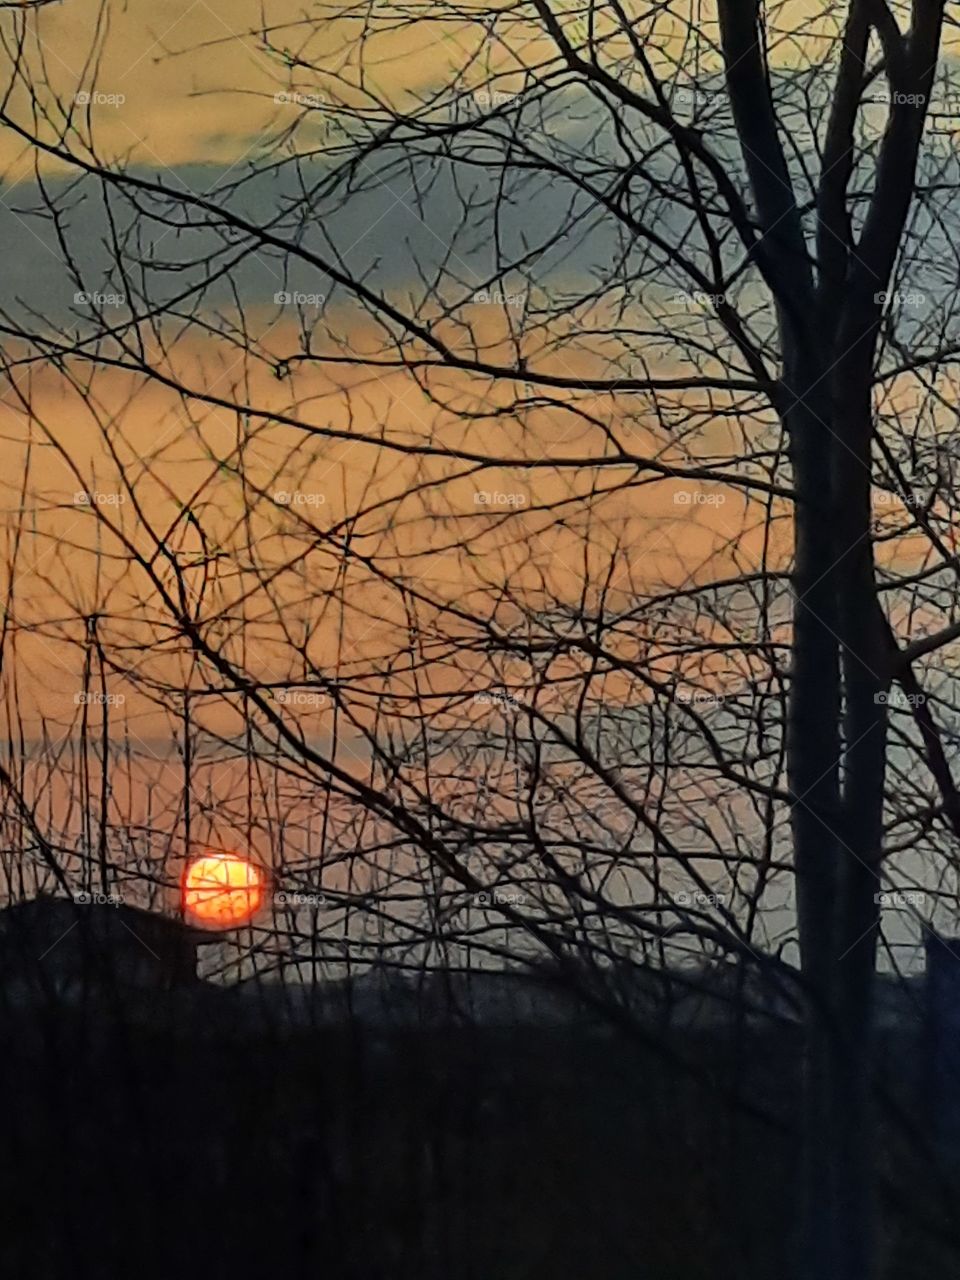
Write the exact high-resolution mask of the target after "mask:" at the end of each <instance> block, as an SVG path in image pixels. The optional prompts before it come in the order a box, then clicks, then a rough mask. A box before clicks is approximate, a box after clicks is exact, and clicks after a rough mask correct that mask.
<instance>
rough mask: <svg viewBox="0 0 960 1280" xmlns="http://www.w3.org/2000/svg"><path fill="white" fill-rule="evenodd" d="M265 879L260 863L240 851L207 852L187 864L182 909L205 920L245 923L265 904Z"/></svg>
mask: <svg viewBox="0 0 960 1280" xmlns="http://www.w3.org/2000/svg"><path fill="white" fill-rule="evenodd" d="M265 879H266V877H265V875H264V873H263V871H262V870H261V868H260V867H258V866H257V865H256V864H255V863H253V862H250V861H249V860H248V859H247V858H242V857H241V856H240V855H239V854H236V853H219V852H217V853H205V854H203V855H202V856H201V857H199V858H195V859H194V860H193V861H192V862H191V863H190V864H189V865H188V867H187V870H186V873H185V875H184V878H183V909H184V911H185V912H186V913H187V914H188V915H191V916H193V917H194V918H195V919H196V920H199V921H201V922H202V923H203V924H212V925H221V926H227V925H234V924H243V923H244V922H245V921H247V920H250V919H252V918H253V916H255V915H256V913H257V912H258V911H259V910H260V907H261V906H262V904H263V898H264V888H265Z"/></svg>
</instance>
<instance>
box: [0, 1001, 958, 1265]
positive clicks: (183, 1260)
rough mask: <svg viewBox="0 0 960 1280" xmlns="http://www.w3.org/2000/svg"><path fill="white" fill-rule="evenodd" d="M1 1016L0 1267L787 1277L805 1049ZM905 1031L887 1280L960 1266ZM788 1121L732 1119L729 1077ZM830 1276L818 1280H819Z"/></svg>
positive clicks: (707, 1039) (710, 1041) (69, 1015)
mask: <svg viewBox="0 0 960 1280" xmlns="http://www.w3.org/2000/svg"><path fill="white" fill-rule="evenodd" d="M136 1021H138V1022H139V1025H138V1026H137V1025H134V1023H133V1022H131V1020H130V1019H128V1018H126V1017H125V1016H124V1015H123V1013H122V1011H120V1010H117V1009H114V1010H112V1011H107V1010H105V1009H102V1008H88V1009H87V1010H86V1011H85V1012H84V1011H81V1010H77V1009H73V1010H70V1011H69V1012H67V1011H61V1012H59V1013H56V1014H52V1013H51V1012H50V1011H49V1010H48V1011H47V1012H46V1013H45V1014H44V1016H43V1017H42V1018H37V1017H36V1016H34V1015H29V1016H28V1015H25V1014H24V1013H23V1012H22V1011H21V1012H20V1013H17V1014H12V1013H10V1012H9V1011H8V1012H7V1013H6V1014H5V1015H4V1016H3V1018H2V1020H0V1032H2V1058H0V1086H2V1087H0V1099H2V1107H3V1119H2V1122H0V1133H2V1144H3V1152H2V1158H0V1184H2V1185H0V1205H2V1211H0V1221H2V1227H0V1274H2V1275H3V1276H4V1277H11V1278H15V1280H20V1278H21V1277H23V1278H24V1280H113V1278H114V1277H116V1278H117V1280H120V1278H121V1277H122V1278H123V1280H152V1278H153V1277H162V1278H163V1280H172V1278H173V1277H181V1276H188V1277H189V1276H194V1275H196V1276H205V1277H211V1278H212V1277H221V1276H222V1277H228V1276H229V1277H234V1276H262V1277H270V1278H271V1280H274V1278H275V1280H288V1278H289V1280H294V1278H299V1277H318V1278H320V1277H322V1278H323V1280H541V1278H542V1280H548V1278H549V1280H567V1278H569V1280H782V1278H783V1277H786V1276H788V1275H789V1261H790V1257H791V1254H792V1240H791V1238H790V1231H789V1222H790V1200H791V1196H792V1194H793V1188H794V1180H795V1174H796V1169H795V1155H796V1140H795V1136H794V1135H793V1133H792V1132H791V1125H792V1123H793V1120H794V1117H795V1114H796V1105H797V1102H796V1099H797V1088H798V1080H797V1066H796V1064H797V1060H798V1056H799V1054H798V1045H797V1044H796V1043H795V1042H791V1038H790V1036H785V1035H783V1034H780V1035H776V1036H773V1035H771V1036H760V1035H757V1034H755V1033H754V1034H753V1035H751V1036H749V1037H748V1036H746V1035H745V1034H741V1035H737V1036H734V1035H733V1033H732V1032H731V1033H729V1034H728V1033H712V1034H711V1035H709V1036H707V1035H703V1034H701V1035H699V1036H696V1035H693V1034H692V1033H689V1032H688V1033H686V1035H685V1036H684V1037H682V1038H681V1039H680V1040H677V1041H676V1042H675V1043H673V1045H672V1046H671V1047H672V1049H673V1051H676V1052H680V1053H682V1054H683V1055H684V1056H685V1057H686V1058H688V1059H689V1060H691V1061H694V1062H696V1063H698V1064H699V1065H700V1067H701V1068H702V1070H703V1074H704V1079H703V1080H702V1081H701V1082H699V1083H698V1082H694V1081H692V1080H691V1079H690V1078H688V1077H687V1075H686V1074H685V1073H684V1072H682V1071H681V1070H680V1069H678V1068H677V1067H676V1065H672V1064H670V1063H668V1062H666V1061H664V1059H663V1057H662V1056H661V1055H660V1054H659V1053H657V1052H653V1051H651V1050H650V1049H648V1048H644V1047H642V1046H640V1045H638V1044H636V1043H632V1042H627V1041H626V1040H620V1039H619V1038H617V1037H612V1036H611V1035H602V1034H598V1033H597V1032H596V1031H591V1032H588V1031H583V1030H575V1029H570V1028H566V1029H554V1030H547V1029H543V1028H540V1029H532V1028H525V1029H509V1030H507V1029H490V1028H487V1029H483V1030H477V1029H475V1028H474V1029H472V1028H470V1027H461V1028H456V1029H450V1030H437V1029H433V1030H411V1029H407V1030H399V1029H394V1030H393V1031H390V1032H377V1033H372V1032H370V1031H361V1030H360V1029H359V1028H357V1027H351V1026H349V1025H347V1026H343V1027H339V1028H335V1029H330V1028H327V1029H315V1030H303V1029H300V1030H298V1031H290V1030H288V1031H287V1032H286V1033H283V1034H268V1033H266V1032H259V1033H254V1032H251V1031H249V1030H248V1031H246V1032H244V1033H241V1034H234V1035H221V1034H219V1033H218V1034H210V1033H209V1029H208V1031H207V1033H206V1034H202V1033H201V1032H200V1031H199V1030H198V1029H197V1028H196V1027H195V1028H193V1029H187V1028H183V1029H182V1030H181V1031H180V1032H174V1031H172V1030H170V1029H169V1028H168V1029H167V1030H163V1031H161V1030H159V1029H156V1028H154V1029H151V1028H150V1026H149V1020H147V1021H148V1025H144V1020H143V1019H142V1018H141V1019H138V1020H136ZM919 1053H920V1050H919V1048H917V1047H916V1046H914V1048H910V1047H909V1046H906V1048H905V1046H904V1045H900V1046H898V1047H897V1051H896V1055H895V1056H896V1061H897V1063H898V1064H901V1065H897V1066H896V1067H895V1068H894V1069H893V1070H891V1071H890V1073H889V1075H890V1079H889V1080H888V1081H887V1082H886V1084H885V1085H884V1088H885V1089H887V1090H888V1092H890V1093H891V1096H892V1103H893V1106H892V1111H891V1113H890V1114H891V1117H892V1118H890V1119H888V1123H887V1128H886V1131H885V1137H884V1148H885V1166H886V1167H885V1177H886V1179H887V1190H886V1193H885V1205H886V1220H887V1240H886V1242H885V1248H886V1252H887V1256H888V1276H889V1280H913V1278H914V1277H916V1278H917V1280H921V1277H922V1280H939V1277H941V1276H943V1277H945V1276H955V1275H960V1251H958V1250H957V1249H956V1247H955V1246H954V1244H953V1243H952V1234H953V1232H954V1230H955V1227H954V1223H955V1221H956V1220H957V1218H958V1217H960V1215H957V1214H955V1213H954V1208H955V1207H960V1195H957V1194H956V1192H957V1188H956V1186H955V1185H954V1186H951V1184H950V1182H949V1180H944V1178H943V1177H941V1176H940V1174H938V1173H936V1172H935V1170H934V1162H932V1161H931V1160H930V1159H929V1158H928V1156H927V1155H925V1154H924V1146H925V1142H926V1138H927V1137H928V1136H929V1128H930V1124H931V1123H932V1121H931V1120H930V1118H929V1117H925V1116H924V1108H923V1101H922V1098H920V1096H919V1095H920V1094H921V1093H922V1092H923V1090H922V1089H920V1088H918V1086H917V1083H916V1080H917V1079H918V1078H919V1077H916V1078H915V1077H913V1076H911V1074H910V1070H908V1069H905V1068H904V1067H903V1066H902V1064H903V1063H907V1064H910V1063H915V1062H916V1060H917V1057H918V1054H919ZM736 1081H739V1088H740V1095H741V1096H742V1098H743V1099H744V1100H746V1101H747V1102H749V1103H750V1104H751V1105H754V1106H758V1107H760V1109H762V1110H764V1111H766V1112H769V1113H770V1115H771V1117H772V1119H773V1121H774V1123H773V1124H768V1123H767V1122H766V1121H763V1120H757V1119H751V1118H750V1117H749V1116H746V1115H744V1114H741V1113H739V1112H738V1110H737V1109H736V1107H735V1106H734V1105H733V1099H732V1097H731V1096H730V1090H731V1089H732V1088H733V1086H734V1082H736ZM825 1280H827V1278H825Z"/></svg>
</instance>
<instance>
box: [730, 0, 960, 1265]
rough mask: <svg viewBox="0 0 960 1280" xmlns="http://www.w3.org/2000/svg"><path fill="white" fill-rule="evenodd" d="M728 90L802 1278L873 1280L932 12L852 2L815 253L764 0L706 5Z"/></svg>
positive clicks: (935, 4) (917, 2) (930, 4)
mask: <svg viewBox="0 0 960 1280" xmlns="http://www.w3.org/2000/svg"><path fill="white" fill-rule="evenodd" d="M718 8H719V16H720V24H721V36H722V46H723V55H724V61H725V65H726V79H727V88H728V92H729V95H730V101H731V106H732V109H733V116H734V121H735V125H736V129H737V134H738V137H739V140H740V144H741V150H742V154H743V159H744V163H745V166H746V169H747V172H748V175H749V180H750V187H751V191H752V194H753V200H754V205H755V208H756V215H757V220H758V222H759V225H760V230H761V232H762V233H763V235H762V239H761V241H760V242H759V243H758V245H757V248H756V258H757V262H758V266H759V267H760V269H761V271H762V273H763V275H764V279H765V281H766V283H767V284H768V286H769V287H770V289H771V292H772V294H773V297H774V300H775V303H776V307H777V318H778V327H779V332H780V339H781V350H782V378H781V386H780V389H779V402H778V406H777V407H778V410H779V412H780V416H781V420H782V422H783V424H784V427H785V430H786V432H787V434H788V437H789V444H790V453H791V460H792V465H793V478H794V489H795V492H796V506H795V522H794V528H795V554H794V572H793V588H794V596H795V607H794V631H793V671H792V682H791V692H790V706H789V712H788V725H787V736H788V742H787V748H788V768H789V783H790V791H791V794H792V815H791V816H792V828H793V845H794V850H793V852H794V867H795V875H796V885H797V909H798V919H799V937H800V955H801V969H802V976H803V981H804V984H805V988H806V993H807V1017H806V1049H805V1060H804V1099H803V1108H802V1136H803V1183H802V1192H801V1198H802V1205H801V1206H800V1215H799V1219H800V1224H801V1242H800V1245H801V1247H800V1249H799V1250H798V1253H797V1257H798V1276H799V1280H873V1278H874V1277H875V1276H876V1274H877V1258H876V1247H877V1241H878V1234H879V1233H878V1219H877V1213H876V1201H875V1192H874V1181H875V1152H874V1149H873V1134H874V1130H875V1124H874V1115H873V1080H872V1072H873V1053H872V1038H873V1000H874V969H875V956H876V942H877V935H878V908H877V896H876V895H877V889H878V888H879V870H880V862H881V853H882V849H881V845H882V814H883V796H884V765H885V755H886V712H885V706H884V700H883V699H878V698H877V694H878V693H880V692H882V691H884V690H885V689H886V688H887V686H888V683H889V679H890V661H889V659H890V653H889V650H888V647H887V646H888V644H889V640H888V635H889V632H888V630H887V627H886V623H885V620H884V618H883V616H882V614H881V611H880V607H879V604H878V599H877V592H876V582H875V574H874V563H873V553H872V542H871V536H870V535H871V472H872V465H871V445H872V407H871V396H872V380H873V369H874V361H875V358H876V349H877V335H878V332H879V326H880V319H881V311H882V307H881V305H880V302H879V300H878V297H879V295H880V294H882V293H883V291H885V290H886V289H887V285H888V281H889V279H890V277H891V275H892V273H893V269H894V265H895V262H896V257H897V253H898V249H899V246H900V241H901V237H902V235H903V230H904V227H905V225H906V218H907V213H908V211H909V206H910V201H911V198H912V194H913V188H914V182H915V176H916V168H917V158H918V155H919V150H920V142H921V138H922V135H923V128H924V120H925V115H926V110H927V106H928V104H929V97H930V93H931V89H932V84H933V77H934V74H935V70H936V64H937V58H938V53H939V45H940V34H941V25H942V19H943V3H942V0H913V6H912V22H911V28H910V31H909V32H908V33H907V34H906V35H903V34H902V33H901V32H900V30H899V28H898V27H897V24H896V20H895V19H894V17H893V15H892V13H891V11H890V10H889V9H888V7H887V5H886V3H885V0H851V2H850V4H849V5H848V7H847V22H846V27H845V31H844V39H843V51H842V54H841V58H840V66H839V70H838V75H837V83H836V87H835V93H834V100H833V102H832V104H831V107H830V111H829V121H828V128H827V131H826V138H825V145H824V150H823V169H822V174H821V180H820V188H819V191H818V200H817V214H818V225H817V233H816V254H815V260H814V261H812V258H814V255H812V254H811V247H810V244H809V242H808V237H807V234H806V230H805V227H804V225H803V220H802V218H801V215H800V212H799V210H798V208H797V204H796V200H795V197H794V193H793V184H792V178H791V174H790V171H789V167H788V165H787V162H786V158H785V154H784V150H783V146H782V143H781V139H780V135H779V130H778V122H777V117H776V111H775V107H774V102H773V98H772V95H771V87H770V86H771V78H770V77H771V73H770V69H769V67H768V66H767V63H766V51H765V48H764V40H763V27H762V16H763V8H762V5H761V3H760V0H719V5H718ZM871 30H874V31H875V32H876V34H877V36H878V37H879V40H880V42H881V43H882V45H883V52H884V58H885V62H886V67H885V73H886V75H887V78H888V83H889V85H890V87H891V90H894V91H896V92H891V95H890V97H891V102H892V103H894V105H892V106H891V107H890V112H889V119H888V125H887V129H886V132H885V134H884V138H883V141H882V143H881V146H880V152H879V157H878V162H877V166H876V176H875V183H874V191H873V196H872V199H871V201H870V204H869V207H868V210H867V214H866V217H865V219H864V220H863V223H862V229H861V231H860V234H859V238H858V239H856V240H855V239H854V232H853V225H852V220H851V217H850V214H849V209H848V190H847V188H848V184H849V181H850V177H851V174H852V171H853V156H854V150H855V137H856V120H857V115H858V112H859V110H860V105H861V99H862V94H863V87H864V65H865V61H866V58H867V51H868V45H869V39H870V35H871Z"/></svg>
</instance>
